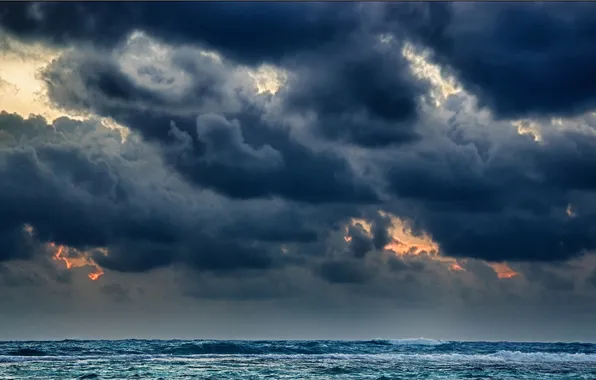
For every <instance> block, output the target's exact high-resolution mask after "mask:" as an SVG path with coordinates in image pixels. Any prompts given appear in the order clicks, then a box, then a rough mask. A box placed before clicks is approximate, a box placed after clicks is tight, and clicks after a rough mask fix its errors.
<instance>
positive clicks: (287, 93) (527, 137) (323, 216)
mask: <svg viewBox="0 0 596 380" xmlns="http://www.w3.org/2000/svg"><path fill="white" fill-rule="evenodd" d="M239 6H240V8H234V9H232V8H231V7H229V5H226V4H207V3H205V4H194V3H188V4H171V5H170V6H168V7H164V6H163V5H161V4H157V3H155V4H153V3H148V4H138V5H134V4H132V3H131V4H116V3H114V4H95V3H85V4H80V6H75V5H74V4H70V3H63V4H62V3H56V4H53V3H47V4H45V3H44V4H39V5H34V6H33V5H29V4H7V5H2V6H0V8H3V9H4V10H9V11H10V13H4V14H5V15H6V14H11V15H12V17H8V16H5V17H4V18H3V19H1V21H0V24H1V25H2V27H3V28H4V29H5V30H6V31H9V32H10V34H11V35H12V36H16V37H18V38H20V39H22V40H25V41H26V40H27V39H29V40H35V41H42V42H45V43H50V44H55V45H58V46H65V47H66V46H67V47H68V49H67V50H64V51H62V52H60V54H58V55H57V57H56V58H55V59H53V60H52V61H51V62H49V63H48V65H47V66H46V67H44V68H43V70H42V71H41V72H40V73H39V77H40V78H41V79H43V81H44V84H45V86H46V88H45V89H46V90H47V95H48V97H49V99H50V100H51V101H52V102H53V105H54V106H56V107H58V108H60V109H61V110H62V111H63V112H64V113H68V114H72V115H73V117H69V118H66V117H64V118H58V119H56V120H54V121H48V120H46V119H44V118H43V117H40V116H30V117H28V118H25V117H22V116H19V115H16V114H9V113H6V112H5V113H1V114H0V179H4V180H2V181H0V207H1V208H2V210H3V213H2V215H1V216H0V243H1V244H2V246H3V247H9V249H7V250H5V251H2V252H1V253H0V261H2V262H3V263H7V262H15V260H29V261H31V260H36V259H39V257H48V258H49V257H51V256H52V255H54V254H55V252H49V251H50V250H49V248H48V243H49V242H55V244H56V245H64V246H65V247H68V248H67V249H66V250H65V255H66V254H68V255H70V253H71V252H72V253H73V256H75V253H77V252H79V253H80V252H82V253H83V256H81V257H85V258H86V259H87V260H93V261H94V262H95V263H96V264H97V265H98V266H100V267H101V268H103V269H104V270H105V271H106V274H105V275H104V277H103V278H102V280H105V279H106V278H110V281H116V280H112V278H113V277H109V276H110V274H113V275H114V276H124V275H123V274H119V273H116V272H122V273H128V275H127V276H132V275H130V272H140V273H143V272H149V271H153V272H152V273H153V274H155V273H156V271H158V270H159V268H162V270H164V271H165V270H168V271H169V270H171V271H172V273H175V275H177V276H179V278H178V283H177V285H178V286H179V288H180V289H181V290H182V292H183V294H184V295H185V296H191V297H195V298H200V299H209V300H218V299H232V300H235V301H242V302H263V303H265V302H268V301H271V300H276V301H279V300H280V299H287V300H295V299H300V302H303V303H304V304H308V302H307V301H310V302H312V303H314V304H317V306H319V307H321V308H322V307H323V306H321V305H324V304H326V303H333V302H337V303H341V302H345V303H346V304H350V307H353V308H356V306H352V305H351V301H352V300H358V307H360V306H362V305H365V304H366V303H367V302H370V303H376V302H378V303H379V304H383V305H386V304H388V303H391V305H392V306H396V307H402V306H403V307H406V308H421V307H428V305H434V304H437V305H439V304H440V306H441V307H444V308H446V309H447V310H452V309H453V310H458V308H459V307H461V306H462V305H464V306H466V305H468V306H469V305H472V306H473V307H477V306H478V307H487V305H489V306H492V305H491V302H493V301H495V300H497V301H498V304H499V305H503V308H506V307H510V308H511V309H512V310H514V309H515V308H514V307H513V306H515V305H520V304H522V303H523V302H524V301H527V299H529V298H532V297H538V296H540V295H544V294H546V293H547V292H552V293H556V294H557V295H556V296H557V297H562V296H561V295H560V293H572V292H577V291H579V290H578V287H577V284H575V283H573V281H571V280H570V278H571V277H570V276H569V274H568V273H564V272H563V271H562V270H561V271H559V270H558V269H553V268H552V267H549V265H550V264H551V263H554V264H553V265H555V266H556V265H558V264H560V263H561V262H565V261H568V260H571V259H578V258H582V257H584V256H583V255H584V254H587V253H590V252H591V251H593V249H594V248H595V247H596V241H595V240H594V236H596V235H595V234H594V232H596V231H594V225H595V223H594V221H595V220H594V215H596V214H595V211H596V210H595V209H594V206H593V205H594V204H595V203H594V201H595V200H596V199H595V198H594V191H595V190H596V189H595V186H596V183H595V182H594V180H593V178H592V176H591V175H590V173H592V172H593V170H592V169H593V168H594V165H595V162H596V157H595V156H594V154H593V151H594V147H596V135H594V133H593V127H594V125H595V123H594V120H593V116H590V115H589V114H585V115H581V116H577V117H575V118H574V119H571V118H566V119H564V120H563V119H560V120H559V121H555V120H552V119H550V118H549V117H547V116H549V115H555V114H557V115H560V114H563V115H566V114H569V113H570V112H571V111H570V110H572V111H573V112H576V111H581V110H584V109H588V108H589V105H590V104H591V103H590V101H591V100H590V98H589V96H588V95H586V94H584V95H585V96H584V95H581V91H579V92H578V93H575V94H574V95H573V96H570V97H567V98H565V99H563V101H561V102H560V103H557V105H556V106H551V103H552V102H556V100H557V99H559V98H561V99H562V98H563V97H564V94H565V92H566V91H567V92H569V91H571V90H572V87H571V85H569V86H568V85H567V84H566V83H563V81H561V82H559V81H558V79H557V80H555V81H554V82H549V81H548V80H544V79H545V78H546V77H548V76H549V75H551V74H553V75H554V74H557V75H559V74H560V75H562V77H561V78H565V75H567V76H568V77H567V78H570V80H571V83H573V80H574V77H569V75H571V74H569V73H567V72H566V71H564V70H563V69H562V68H561V67H558V66H556V65H551V66H548V65H549V64H552V63H556V62H559V61H560V58H557V56H558V55H561V54H562V56H565V55H566V54H568V53H569V52H574V50H572V49H571V48H569V51H567V50H566V49H567V47H566V46H564V44H562V45H560V44H559V42H557V41H554V42H552V41H551V42H548V43H547V42H544V44H546V45H544V46H543V45H541V43H542V42H540V41H539V38H538V37H535V39H531V38H529V37H528V39H526V40H523V39H522V40H519V41H517V42H516V38H514V37H516V36H518V35H521V32H522V29H521V28H522V27H523V26H521V23H518V24H520V25H517V24H516V25H514V26H511V27H510V29H508V30H501V28H502V26H501V25H500V24H498V22H497V19H496V18H495V16H494V15H493V14H492V13H491V12H490V10H494V11H495V12H494V13H495V14H505V15H508V16H507V17H513V16H511V14H512V13H511V12H514V13H515V12H518V11H517V10H515V9H520V10H524V12H529V13H528V14H529V15H542V13H544V12H546V10H549V9H551V8H552V7H553V6H551V5H548V6H547V5H545V6H544V7H543V8H540V7H538V6H534V5H528V6H526V5H524V6H521V5H520V6H519V8H515V7H514V6H512V5H496V4H489V5H487V6H486V7H485V8H482V7H480V6H478V5H475V4H469V5H453V4H436V5H428V6H427V5H419V4H399V5H391V6H390V5H382V6H381V5H371V6H370V7H364V6H361V5H349V6H347V7H346V8H344V9H343V10H342V11H341V12H338V11H337V8H331V6H328V5H324V4H311V3H308V4H287V5H282V4H258V5H252V6H251V5H239ZM514 8H515V9H514ZM510 9H514V11H511V10H510ZM552 9H554V8H552ZM570 9H571V8H570ZM355 10H358V11H355ZM117 11H122V12H121V13H118V12H117ZM199 11H200V12H199ZM299 11H300V12H299ZM302 11H304V12H302ZM242 12H245V13H242ZM272 12H273V13H272ZM519 12H521V11H519ZM173 14H176V15H177V16H176V17H168V16H169V15H173ZM466 15H467V16H466ZM469 15H481V16H482V17H481V18H480V19H479V20H476V21H473V20H472V21H473V22H472V21H470V22H465V21H466V20H467V18H468V17H469ZM290 16H292V17H290ZM382 17H385V18H384V19H383V18H382ZM516 17H517V16H516ZM536 17H538V16H536ZM540 17H542V16H540ZM548 17H551V16H550V15H549V16H548ZM552 17H554V16H552ZM65 19H72V20H73V22H70V23H65V22H64V20H65ZM547 19H548V18H547ZM91 21H93V22H91ZM191 21H192V23H191ZM392 21H403V22H402V23H401V25H396V24H393V23H392ZM483 23H486V24H488V25H492V26H494V28H496V29H497V30H499V31H500V32H502V33H494V31H492V32H491V31H486V30H484V29H482V30H480V29H479V26H480V25H483ZM557 23H562V25H564V26H565V28H563V32H565V33H572V32H571V31H569V30H567V29H569V28H567V24H566V21H565V20H564V19H563V20H558V19H557V20H555V21H553V22H552V25H558V24H557ZM108 25H109V26H108ZM231 25H233V26H234V27H236V29H235V31H234V33H231V32H229V30H230V28H232V29H233V27H232V26H231ZM540 25H542V24H540ZM306 26H310V27H311V28H309V27H306ZM224 27H225V28H224ZM100 28H103V29H101V30H103V32H101V33H98V32H99V31H100ZM541 28H546V26H544V25H542V26H541ZM507 33H509V37H507ZM565 33H564V34H565ZM573 33H575V32H573ZM238 35H243V38H242V39H238V37H237V36H238ZM511 36H513V37H511ZM524 36H526V35H525V34H524ZM536 36H537V35H536ZM16 37H15V38H16ZM524 38H526V37H524ZM553 40H556V39H553ZM515 43H520V44H522V45H524V44H525V45H524V46H526V45H527V46H526V47H524V49H526V48H527V49H530V48H532V49H535V50H536V49H537V50H536V51H537V53H536V54H538V56H539V57H542V58H540V59H536V60H537V61H539V62H541V65H542V64H545V65H547V66H545V67H547V68H542V66H541V68H536V67H534V63H533V62H531V61H533V60H534V58H532V59H529V60H528V61H527V62H526V58H527V57H528V55H529V56H532V54H533V53H532V54H529V53H528V54H519V55H515V54H514V53H515V51H518V50H519V49H521V48H520V47H519V46H517V45H515ZM549 44H551V45H549ZM552 44H554V45H552ZM516 46H517V47H516ZM563 47H565V49H563ZM538 48H540V49H542V48H544V49H546V51H548V52H549V54H546V53H544V54H543V52H541V51H540V49H538ZM425 49H426V50H428V51H427V52H426V53H427V56H428V58H425V56H424V54H421V55H417V54H418V53H417V52H419V51H425ZM532 49H530V50H532ZM510 51H511V52H512V53H511V54H508V53H509V52H510ZM493 54H494V55H493ZM550 54H553V56H551V55H550ZM569 54H570V53H569ZM582 54H587V53H582ZM494 56H496V57H499V58H502V59H503V62H504V63H503V64H502V65H499V66H498V67H492V58H490V57H494ZM506 58H508V60H506ZM588 58H589V57H588ZM433 62H434V63H436V64H437V65H435V66H432V67H431V66H430V63H433ZM470 62H471V63H474V64H475V65H477V67H468V64H469V63H470ZM262 63H267V66H262V65H261V64H262ZM264 67H266V68H267V69H268V70H271V71H272V72H273V73H274V74H276V75H269V74H267V73H264V71H266V70H264V69H263V68H264ZM429 67H431V68H432V69H433V71H432V73H431V72H430V71H431V70H430V68H429ZM548 67H550V68H548ZM488 68H492V69H493V71H492V73H494V75H495V76H494V78H497V79H498V80H492V79H491V78H490V77H487V76H485V75H483V74H482V73H484V72H488V71H487V70H488ZM259 70H260V75H261V76H264V77H266V78H265V79H263V78H260V79H258V80H255V76H256V74H255V72H257V71H259ZM541 70H543V71H541ZM544 70H545V71H544ZM557 70H563V71H561V73H559V72H558V71H557ZM277 74H279V77H278V76H277ZM282 74H283V75H282ZM526 74H531V75H529V76H528V77H525V75H526ZM442 75H443V76H450V79H453V80H452V82H453V83H451V84H450V86H451V87H450V88H449V89H448V90H445V89H443V88H439V87H440V86H442V83H443V82H444V81H442V79H443V78H442V77H441V76H442ZM509 75H510V76H511V78H513V79H510V78H509ZM431 76H432V78H431ZM520 76H521V77H523V78H522V79H519V77H520ZM282 77H283V78H282ZM279 78H282V80H279ZM515 78H518V79H517V80H515ZM546 79H548V78H546ZM458 81H459V82H461V83H459V82H458ZM262 82H271V83H275V85H272V86H271V90H270V91H264V90H263V86H262ZM520 85H523V88H522V89H520V88H519V86H520ZM541 86H542V87H541ZM540 89H547V90H549V91H550V90H557V91H558V92H557V91H550V92H549V93H548V94H547V92H548V91H544V92H540V91H538V90H540ZM439 90H441V91H439ZM443 90H445V91H443ZM559 90H560V91H559ZM532 91H533V92H532ZM439 92H440V96H435V95H436V94H438V93H439ZM535 92H536V93H537V95H536V96H534V95H532V94H534V93H535ZM505 95H506V96H505ZM435 98H436V99H435ZM439 98H440V99H439ZM433 100H434V101H433ZM484 105H486V106H488V108H489V109H490V110H491V111H492V112H487V111H486V110H484V109H482V107H481V106H484ZM586 107H588V108H586ZM568 111H569V112H568ZM573 112H571V113H573ZM74 115H76V116H77V118H80V119H81V120H75V117H74ZM527 115H534V116H535V117H533V118H532V119H524V120H521V121H520V120H516V123H513V122H511V121H510V120H506V119H508V118H519V117H522V116H527ZM107 120H111V121H113V122H115V123H117V124H118V125H120V126H121V128H116V129H115V128H109V127H108V125H107ZM559 124H564V127H563V126H561V125H559ZM520 131H521V132H523V133H520ZM529 132H531V134H530V133H529ZM123 134H124V135H126V138H123ZM538 137H539V138H538ZM569 209H572V210H573V214H572V215H571V214H570V213H568V211H567V210H569ZM25 225H30V226H31V228H32V230H31V231H32V232H31V233H29V232H27V230H24V226H25ZM106 250H107V255H105V254H103V252H106ZM69 258H71V259H74V257H70V256H69ZM59 264H60V263H59ZM3 265H4V264H3ZM506 270H511V271H514V272H515V273H517V275H515V276H513V277H512V278H504V277H507V275H506V274H504V272H503V271H506ZM499 271H500V273H501V276H500V277H502V278H500V279H499V276H498V275H499V273H496V272H499ZM511 273H513V272H510V274H511ZM139 277H140V275H139ZM6 278H8V279H12V277H11V276H8V275H7V276H6ZM121 278H123V277H121ZM135 278H136V277H135ZM585 278H587V279H588V281H589V279H590V277H589V276H588V275H586V276H585ZM7 281H8V282H10V283H11V284H13V283H16V281H14V280H10V281H9V280H7ZM23 281H24V282H25V283H26V282H27V281H25V280H23ZM525 287H528V288H531V290H528V292H529V293H528V295H524V294H523V292H524V289H525ZM128 289H129V287H126V286H125V285H122V284H120V283H119V282H118V283H116V282H114V283H112V284H111V285H107V286H106V287H102V288H101V293H102V294H104V298H105V296H106V295H108V296H111V297H114V298H116V299H121V300H124V299H128V298H130V299H134V297H136V295H135V294H134V292H132V291H129V290H128ZM131 289H132V288H131ZM541 292H542V293H541ZM524 297H526V298H524ZM306 299H308V300H306ZM288 302H290V301H288ZM292 302H293V301H292ZM296 302H298V301H296ZM570 302H571V301H570ZM290 303H291V302H290ZM300 304H301V305H302V303H300ZM383 305H382V306H378V305H377V306H375V307H379V309H378V310H380V309H382V307H383ZM511 305H513V306H511ZM451 308H452V309H451ZM362 310H373V309H367V308H365V307H362ZM374 310H377V309H374Z"/></svg>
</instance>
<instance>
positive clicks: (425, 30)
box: [386, 3, 596, 119]
mask: <svg viewBox="0 0 596 380" xmlns="http://www.w3.org/2000/svg"><path fill="white" fill-rule="evenodd" d="M388 8H389V10H388V11H387V13H386V17H387V20H388V22H389V24H390V25H392V26H391V27H390V29H393V30H397V31H398V32H397V33H400V34H406V35H407V36H408V37H409V38H411V39H413V40H415V41H417V42H420V43H422V44H424V45H425V46H427V47H428V48H430V50H431V52H432V57H433V60H434V61H436V62H437V63H439V64H440V65H441V66H443V67H444V68H445V69H446V70H449V71H451V72H452V73H453V74H454V75H455V76H456V77H457V78H458V79H459V80H460V81H461V83H462V85H463V86H464V88H466V89H468V90H469V91H470V92H471V93H473V94H475V95H476V96H477V97H478V99H479V101H480V104H481V105H482V106H487V107H488V108H490V109H491V110H492V111H493V112H494V114H495V116H496V117H498V118H505V119H515V118H521V117H532V116H557V115H558V116H570V115H577V114H581V113H583V112H586V111H590V110H591V109H593V108H594V106H595V105H596V103H595V99H596V98H595V97H594V91H593V88H594V85H595V83H594V81H593V80H592V79H591V78H592V75H591V74H590V73H591V70H592V69H591V68H592V67H593V66H594V64H595V63H596V54H594V53H593V51H592V49H590V48H589V46H590V44H591V43H592V42H591V41H593V40H594V37H595V33H596V32H595V31H594V30H593V28H592V27H591V23H592V21H591V20H592V18H593V15H594V12H595V11H596V7H595V6H594V5H593V4H588V3H585V4H582V3H576V4H557V3H549V4H540V3H524V4H514V3H499V4H497V3H495V4H456V3H453V4H451V3H449V4H448V3H444V4H439V3H436V4H434V3H433V4H415V5H414V4H413V5H410V6H402V5H401V4H393V5H390V6H388ZM404 29H405V30H404Z"/></svg>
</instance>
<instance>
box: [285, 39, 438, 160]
mask: <svg viewBox="0 0 596 380" xmlns="http://www.w3.org/2000/svg"><path fill="white" fill-rule="evenodd" d="M402 46H403V45H402V44H401V42H398V41H395V40H388V41H385V42H382V41H381V39H380V38H379V36H378V35H369V34H366V33H358V34H354V35H351V36H348V37H347V38H346V39H345V41H342V43H341V44H338V45H334V46H333V47H330V48H329V49H327V50H325V51H323V52H321V53H320V54H319V55H317V54H315V55H307V56H306V57H305V58H302V61H300V60H299V65H298V67H297V68H296V69H295V74H294V76H293V77H292V78H291V79H290V81H289V83H288V84H287V86H285V87H284V89H282V91H281V94H280V95H281V96H282V97H284V102H285V106H286V108H287V112H289V113H290V114H292V113H297V114H309V113H313V114H314V118H315V120H313V121H312V122H311V125H309V127H310V128H312V130H313V131H314V132H315V133H316V134H317V135H318V136H320V137H323V138H326V139H331V140H339V141H343V142H347V143H351V144H355V145H360V146H363V147H369V148H374V147H383V146H389V145H396V144H404V143H409V142H413V141H415V140H417V139H418V138H419V137H420V136H419V135H418V133H417V131H416V130H415V126H416V124H415V120H416V117H417V114H418V110H417V107H418V105H417V100H418V97H419V96H420V95H421V94H422V93H424V91H425V90H426V89H427V88H426V86H425V85H424V84H423V83H422V82H421V81H419V80H417V79H415V78H414V77H413V76H412V73H411V72H410V70H409V67H408V63H407V61H406V59H405V58H404V56H403V55H402V54H401V48H402Z"/></svg>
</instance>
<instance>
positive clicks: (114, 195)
mask: <svg viewBox="0 0 596 380" xmlns="http://www.w3.org/2000/svg"><path fill="white" fill-rule="evenodd" d="M0 130H1V131H2V132H3V136H4V137H5V138H4V139H3V143H2V148H1V149H0V176H1V177H2V178H4V180H3V181H2V186H0V193H1V194H2V197H1V199H2V208H3V210H4V212H3V215H2V220H1V222H0V226H2V228H1V232H2V234H1V236H2V239H3V242H4V243H5V246H7V247H10V249H9V250H3V252H2V253H3V255H2V256H1V259H2V260H7V259H15V258H27V257H31V255H33V254H34V253H35V252H36V249H35V248H36V246H35V245H32V244H33V243H32V241H31V240H30V239H28V238H27V236H26V234H27V232H26V231H25V230H23V226H24V225H25V224H28V225H31V226H32V227H33V232H32V233H33V236H34V237H35V241H38V242H39V244H41V243H47V242H55V243H56V244H64V245H67V246H70V247H73V248H77V249H80V250H87V249H88V248H93V247H105V248H107V249H108V251H109V254H108V255H107V256H104V255H94V256H93V259H94V260H95V261H96V262H97V263H98V264H99V265H100V266H101V267H104V268H107V269H113V270H118V271H147V270H150V269H152V268H156V267H160V266H167V265H170V264H172V263H176V262H182V263H185V264H187V265H190V266H192V267H195V268H202V269H206V270H215V271H217V270H221V271H225V270H234V269H236V268H241V267H245V268H268V267H270V266H272V265H274V260H273V259H272V257H270V256H269V248H268V247H267V246H264V245H263V244H265V245H266V244H267V243H266V242H267V241H268V240H269V241H275V240H277V241H292V240H293V239H298V240H300V239H304V235H303V234H304V233H301V232H300V231H301V230H304V229H302V228H301V227H300V223H297V222H296V221H294V225H295V226H296V233H295V234H292V233H287V232H285V233H284V232H281V231H283V229H282V230H280V233H282V234H283V236H282V235H278V236H276V233H275V231H274V230H273V231H268V233H269V235H268V236H267V235H263V234H262V233H259V232H258V231H262V230H263V227H261V226H260V223H259V222H255V224H254V225H253V226H252V231H255V235H254V236H253V235H252V234H251V233H250V232H248V231H250V229H249V230H248V231H243V228H242V227H240V226H238V225H236V224H235V222H232V223H229V215H228V220H226V221H223V220H222V222H221V223H217V218H218V217H216V216H215V215H216V214H217V213H218V212H222V211H223V210H222V211H213V209H212V208H211V210H210V211H209V206H207V207H205V206H203V205H201V204H199V203H197V201H200V202H206V201H207V202H213V201H216V200H217V199H218V197H217V196H216V195H214V194H202V195H201V194H198V195H197V194H194V192H193V191H192V189H190V188H188V187H186V186H185V184H184V183H183V182H182V181H181V180H180V179H178V178H175V177H174V178H172V177H171V175H169V174H168V173H167V169H166V167H165V166H164V165H163V162H162V161H161V160H160V159H159V156H158V154H157V152H156V151H155V150H153V149H152V148H151V147H150V146H148V145H144V144H143V143H141V142H139V141H138V138H136V141H135V138H132V139H129V140H127V141H126V142H122V140H121V137H120V134H119V132H118V131H116V130H113V129H109V128H106V127H104V126H103V125H101V124H99V123H98V122H95V123H94V122H93V121H86V122H80V121H74V120H70V119H68V118H61V119H57V120H56V121H54V122H53V123H52V124H46V122H45V120H44V119H43V118H41V117H32V118H29V119H23V118H21V117H20V116H18V115H14V114H7V113H2V114H0ZM147 170H149V171H147ZM209 199H211V201H208V200H209ZM201 209H202V211H201ZM225 210H226V211H225V212H226V213H230V212H233V209H225ZM237 210H238V212H242V213H244V212H245V211H242V207H239V208H238V209H237ZM272 211H273V212H274V213H273V214H270V215H275V214H277V215H280V214H281V215H283V214H284V213H285V211H284V210H283V208H282V209H280V208H273V209H272ZM213 212H215V213H216V214H213ZM268 214H269V213H268V212H263V213H262V214H261V218H262V219H263V221H264V223H269V224H271V223H272V222H271V221H270V220H268V217H267V215H268ZM221 216H223V214H220V217H221ZM202 223H206V224H202ZM225 231H240V232H239V235H240V236H242V239H237V240H235V239H230V236H227V235H226V232H225ZM259 234H261V236H259ZM300 235H301V236H300ZM224 236H227V237H224ZM308 238H309V239H312V238H313V236H312V235H311V236H309V237H308Z"/></svg>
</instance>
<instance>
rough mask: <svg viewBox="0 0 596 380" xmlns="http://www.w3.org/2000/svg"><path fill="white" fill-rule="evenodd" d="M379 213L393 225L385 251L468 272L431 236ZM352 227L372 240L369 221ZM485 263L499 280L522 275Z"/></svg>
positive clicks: (356, 222)
mask: <svg viewBox="0 0 596 380" xmlns="http://www.w3.org/2000/svg"><path fill="white" fill-rule="evenodd" d="M569 210H570V209H569ZM379 213H380V214H381V215H382V216H384V217H389V218H390V220H391V224H390V226H389V229H388V232H389V236H390V237H391V242H390V243H388V244H387V245H386V246H385V247H384V250H385V251H390V252H393V253H394V254H396V255H397V256H400V257H412V256H425V257H427V258H429V259H431V260H433V261H438V262H441V263H444V264H445V265H446V266H447V269H448V270H449V271H452V272H466V268H465V267H464V265H465V263H466V261H467V260H465V259H460V260H458V259H455V258H453V257H449V256H443V255H441V254H440V247H439V245H438V244H437V243H436V242H435V241H433V240H432V238H431V237H430V235H428V234H427V233H424V232H423V233H421V234H418V235H415V234H414V233H413V231H412V228H411V227H410V226H409V225H408V223H407V221H403V220H401V219H400V218H398V217H396V216H394V215H391V214H389V213H386V212H384V211H379ZM568 213H569V214H572V211H568ZM350 225H352V226H356V225H360V226H361V227H362V229H363V230H364V231H365V233H366V234H367V235H368V236H369V237H371V238H372V226H371V224H370V223H369V222H368V221H366V220H363V219H358V218H353V219H351V221H350ZM348 227H349V225H348V226H346V229H345V231H346V234H345V235H344V240H345V241H346V242H348V243H349V242H350V241H351V240H352V238H351V237H350V236H348ZM485 263H486V265H488V266H490V267H491V268H492V269H493V270H494V271H495V273H496V274H497V277H498V278H499V279H509V278H513V277H515V276H519V275H520V273H518V272H516V271H515V270H513V269H511V267H509V265H508V264H507V263H505V262H502V263H489V262H485Z"/></svg>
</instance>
